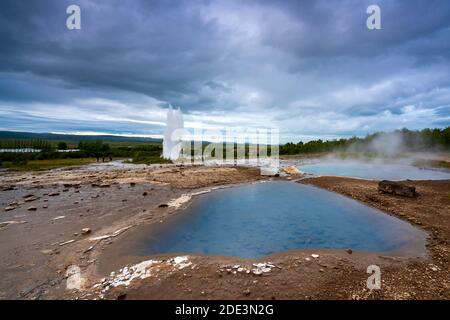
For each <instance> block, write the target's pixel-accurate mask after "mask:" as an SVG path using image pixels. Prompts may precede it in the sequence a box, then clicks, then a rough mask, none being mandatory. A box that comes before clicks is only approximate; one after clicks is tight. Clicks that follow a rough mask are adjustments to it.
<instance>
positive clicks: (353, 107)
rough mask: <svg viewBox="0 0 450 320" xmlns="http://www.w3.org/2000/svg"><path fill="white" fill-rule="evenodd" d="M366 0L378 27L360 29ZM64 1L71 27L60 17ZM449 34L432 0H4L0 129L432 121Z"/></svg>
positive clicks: (366, 126) (332, 128) (321, 128)
mask: <svg viewBox="0 0 450 320" xmlns="http://www.w3.org/2000/svg"><path fill="white" fill-rule="evenodd" d="M373 3H375V4H378V5H380V7H381V12H382V30H377V31H369V30H368V29H367V28H366V18H367V14H366V8H367V6H368V5H370V4H373ZM69 4H78V5H79V6H80V7H81V13H82V29H81V30H72V31H69V30H67V28H66V26H65V22H66V18H67V14H66V12H65V11H66V8H67V6H68V5H69ZM449 38H450V3H449V2H448V1H445V0H442V1H424V0H422V1H419V0H417V1H387V0H386V1H359V0H348V1H332V2H331V1H312V0H311V1H245V2H242V1H239V2H238V1H175V2H169V1H144V0H141V1H138V0H135V1H123V0H122V1H119V0H113V1H93V0H91V1H89V0H82V1H73V0H70V1H65V0H62V1H61V0H58V1H56V0H53V1H9V0H6V1H1V2H0V43H1V44H2V45H1V46H0V117H1V118H0V126H1V127H2V128H11V129H16V130H18V129H17V128H19V127H20V129H22V128H23V127H27V126H29V124H30V122H29V121H31V120H29V119H35V120H36V121H37V122H39V123H40V128H42V129H43V130H44V131H47V130H49V131H50V130H58V131H59V130H61V131H64V123H66V125H67V129H66V130H68V131H74V130H88V128H91V129H90V130H93V128H97V129H99V130H100V129H102V130H103V129H105V130H106V129H107V128H112V127H115V126H114V123H115V124H118V125H117V126H116V128H119V130H122V131H123V132H125V131H135V132H142V130H144V126H145V124H147V125H149V126H150V128H149V129H148V131H149V132H152V133H153V131H154V130H157V129H153V127H152V125H151V124H149V123H151V122H152V121H153V122H155V123H159V122H161V121H163V120H164V114H163V113H162V112H161V111H162V110H161V108H166V107H167V106H168V105H175V106H181V107H182V109H183V110H184V111H185V112H188V121H189V120H191V121H194V122H195V121H197V120H196V119H209V121H210V122H212V123H215V122H217V123H223V122H224V121H225V120H226V119H229V123H230V124H235V123H240V125H245V124H246V123H248V125H267V123H270V125H272V126H278V127H280V128H281V129H282V131H285V133H286V134H287V135H290V136H295V135H300V134H314V135H321V134H343V135H344V134H345V135H346V134H351V133H355V134H364V133H366V132H370V131H374V130H378V129H393V128H397V127H401V126H409V127H422V126H430V125H439V126H443V125H445V124H446V123H448V122H449V120H450V119H449V116H450V115H449V111H448V108H442V106H445V105H448V104H449V103H450V59H449V58H450V50H449V49H450V41H448V39H449ZM15 109H17V110H20V111H21V112H24V113H25V114H23V115H21V116H17V117H14V116H13V111H14V110H15ZM52 110H54V111H55V112H52ZM118 110H120V112H119V111H118ZM140 110H142V111H140ZM147 111H148V112H147ZM64 112H66V113H68V114H65V113H64ZM89 113H90V115H91V117H92V120H89V117H88V116H87V114H89ZM189 114H190V115H191V116H192V117H191V119H190V118H189ZM194 115H195V117H194ZM202 117H203V118H202ZM194 118H195V119H194ZM237 118H239V121H237V120H236V119H237ZM25 119H27V120H25ZM111 119H113V120H111ZM58 121H59V122H58ZM90 121H91V122H90ZM111 121H112V122H111ZM52 123H53V124H52ZM54 123H58V125H57V126H56V125H54ZM93 123H94V124H93ZM130 123H134V124H133V125H131V124H130ZM136 123H141V124H140V125H141V126H142V128H138V125H137V124H136ZM103 124H104V125H103ZM154 125H158V124H153V126H154ZM46 127H47V130H45V129H44V128H46ZM56 127H57V128H56ZM32 129H33V128H31V126H30V127H29V130H32ZM110 130H112V129H110Z"/></svg>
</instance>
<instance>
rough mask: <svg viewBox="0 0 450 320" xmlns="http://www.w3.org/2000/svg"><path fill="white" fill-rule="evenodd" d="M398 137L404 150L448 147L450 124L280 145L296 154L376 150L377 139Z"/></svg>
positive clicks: (449, 146) (384, 140)
mask: <svg viewBox="0 0 450 320" xmlns="http://www.w3.org/2000/svg"><path fill="white" fill-rule="evenodd" d="M393 140H396V141H397V143H398V145H399V146H400V147H401V148H402V150H401V151H412V152H414V151H430V150H432V151H449V150H450V126H449V127H447V128H444V129H423V130H415V131H414V130H408V129H401V130H395V131H393V132H387V133H386V132H376V133H373V134H368V135H366V136H365V137H364V138H358V137H352V138H349V139H334V140H328V141H324V140H322V139H318V140H312V141H309V142H306V143H304V142H302V141H300V142H298V143H293V142H288V143H286V144H283V145H280V154H285V155H293V154H301V153H321V152H333V151H354V152H377V151H378V150H379V148H377V147H378V146H377V142H380V141H381V143H385V144H389V142H390V141H393Z"/></svg>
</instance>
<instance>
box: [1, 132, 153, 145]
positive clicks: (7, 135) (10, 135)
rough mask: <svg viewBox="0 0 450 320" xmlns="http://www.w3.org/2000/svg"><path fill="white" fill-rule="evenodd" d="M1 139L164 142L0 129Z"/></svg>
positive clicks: (133, 138) (139, 138)
mask: <svg viewBox="0 0 450 320" xmlns="http://www.w3.org/2000/svg"><path fill="white" fill-rule="evenodd" d="M0 139H42V140H56V141H95V140H103V141H115V142H162V139H154V138H145V137H120V136H112V135H98V136H90V135H89V136H87V135H75V134H55V133H33V132H15V131H0Z"/></svg>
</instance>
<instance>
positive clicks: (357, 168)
mask: <svg viewBox="0 0 450 320" xmlns="http://www.w3.org/2000/svg"><path fill="white" fill-rule="evenodd" d="M298 168H299V169H300V170H301V171H303V172H306V173H312V174H315V175H322V176H324V175H328V176H344V177H354V178H363V179H387V180H406V179H410V180H444V179H450V172H448V171H443V170H432V169H422V168H418V167H414V166H412V165H402V164H392V163H391V164H378V163H369V162H363V161H354V160H323V161H321V160H319V161H318V162H316V163H311V164H303V165H299V166H298Z"/></svg>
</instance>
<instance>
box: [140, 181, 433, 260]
mask: <svg viewBox="0 0 450 320" xmlns="http://www.w3.org/2000/svg"><path fill="white" fill-rule="evenodd" d="M186 210H187V212H183V213H181V214H179V215H177V216H175V217H173V218H172V220H171V221H169V222H167V223H165V224H163V225H160V226H158V227H157V228H154V230H153V229H152V230H149V231H150V232H148V233H147V235H146V238H145V239H144V240H143V241H140V244H139V248H137V251H138V254H142V255H151V254H159V253H169V252H170V253H175V252H176V253H203V254H208V255H223V256H239V257H247V258H254V257H260V256H265V255H269V254H272V253H275V252H282V251H287V250H292V249H305V248H333V249H335V248H341V249H342V248H352V249H353V250H362V251H376V252H393V251H397V252H404V253H406V252H408V255H409V254H412V255H416V256H422V255H424V253H425V239H426V233H424V232H423V231H421V230H419V229H417V228H415V227H413V226H412V225H410V224H408V223H406V222H403V221H401V220H399V219H397V218H394V217H391V216H389V215H387V214H384V213H382V212H380V211H378V210H375V209H372V208H369V207H367V206H364V205H362V204H361V203H359V202H357V201H354V200H351V199H349V198H346V197H343V196H341V195H338V194H335V193H332V192H329V191H325V190H321V189H318V188H315V187H312V186H307V185H302V184H298V183H294V182H282V181H277V182H267V183H256V184H251V185H245V186H239V187H232V188H227V189H221V190H215V191H212V192H211V193H208V194H204V195H201V196H199V197H197V198H196V199H195V200H194V201H193V203H192V204H191V205H190V206H189V208H188V209H186Z"/></svg>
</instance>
